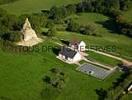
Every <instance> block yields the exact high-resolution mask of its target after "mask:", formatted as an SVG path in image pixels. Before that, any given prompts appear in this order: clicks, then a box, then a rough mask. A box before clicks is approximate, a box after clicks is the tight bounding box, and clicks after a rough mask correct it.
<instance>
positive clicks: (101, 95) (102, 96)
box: [95, 88, 107, 100]
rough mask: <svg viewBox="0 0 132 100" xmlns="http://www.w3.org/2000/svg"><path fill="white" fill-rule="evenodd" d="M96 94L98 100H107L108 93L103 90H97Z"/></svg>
mask: <svg viewBox="0 0 132 100" xmlns="http://www.w3.org/2000/svg"><path fill="white" fill-rule="evenodd" d="M95 92H96V94H97V95H98V100H105V98H107V91H106V90H104V89H103V88H100V89H95Z"/></svg>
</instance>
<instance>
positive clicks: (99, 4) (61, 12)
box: [49, 0, 132, 36]
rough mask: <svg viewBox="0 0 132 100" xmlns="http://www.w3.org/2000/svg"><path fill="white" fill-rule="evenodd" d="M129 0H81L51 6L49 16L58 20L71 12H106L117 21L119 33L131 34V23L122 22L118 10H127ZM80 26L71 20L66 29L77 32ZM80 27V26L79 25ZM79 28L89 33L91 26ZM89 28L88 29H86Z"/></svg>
mask: <svg viewBox="0 0 132 100" xmlns="http://www.w3.org/2000/svg"><path fill="white" fill-rule="evenodd" d="M130 3H131V0H82V2H80V3H78V4H72V5H67V6H62V7H52V8H51V9H50V11H49V18H51V19H53V20H55V21H57V22H59V21H60V20H62V19H63V18H65V17H67V16H69V15H71V14H73V13H80V12H97V13H102V14H106V15H108V16H110V17H112V18H113V19H115V22H116V23H117V24H116V25H117V27H118V32H119V33H121V34H125V35H127V36H132V25H131V23H128V22H127V21H124V22H122V19H120V17H122V15H121V14H120V12H121V11H122V10H123V11H125V10H127V9H128V7H129V4H130ZM79 27H80V26H79V25H78V24H77V23H75V22H73V21H71V22H70V23H68V27H67V30H69V31H74V32H79V30H80V28H79ZM81 27H82V26H81ZM82 29H83V30H81V32H82V33H85V34H89V32H90V30H92V29H91V27H90V26H84V27H83V28H82ZM88 29H90V30H88ZM93 31H94V30H93Z"/></svg>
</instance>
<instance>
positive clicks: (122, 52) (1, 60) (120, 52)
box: [0, 0, 132, 100]
mask: <svg viewBox="0 0 132 100" xmlns="http://www.w3.org/2000/svg"><path fill="white" fill-rule="evenodd" d="M78 1H79V0H57V1H55V0H19V1H16V2H14V3H10V4H5V5H1V6H0V7H2V8H4V9H6V10H7V11H8V12H9V13H12V14H16V15H20V14H24V13H34V12H40V11H41V10H43V9H49V8H50V7H52V6H53V5H57V6H60V5H65V4H69V3H76V2H78ZM70 17H71V18H73V19H74V20H75V21H76V22H78V23H80V24H95V25H96V30H97V34H99V36H89V35H82V34H80V33H74V32H67V31H58V32H57V34H56V37H55V38H53V39H49V38H48V37H46V38H44V42H43V43H42V44H40V45H38V46H39V47H40V49H39V50H40V51H39V50H38V49H37V50H35V51H34V52H13V51H8V50H6V51H5V50H3V49H2V47H1V45H0V100H1V98H5V99H7V100H49V99H46V98H45V97H42V96H41V92H42V90H43V89H44V88H45V84H44V83H43V81H42V79H43V77H44V75H46V73H47V72H48V71H49V70H50V69H51V68H55V67H60V68H62V69H63V70H64V71H65V72H66V73H67V74H68V77H69V81H68V82H67V84H66V86H65V88H64V89H63V90H62V92H61V93H60V94H59V95H58V96H57V97H55V96H54V94H49V97H50V98H52V99H51V100H53V99H54V100H86V98H87V100H91V98H92V100H97V99H98V96H97V94H96V91H95V90H96V89H100V88H104V89H108V88H109V87H111V86H112V82H114V81H116V79H117V78H119V76H120V75H121V73H120V72H118V71H116V72H114V73H113V74H112V75H111V76H109V77H108V78H107V79H105V80H103V81H102V80H99V79H96V78H94V77H91V76H88V75H85V74H83V73H80V72H78V71H76V70H75V69H76V67H78V66H77V65H69V64H66V63H63V62H61V61H60V60H58V59H56V53H55V52H54V50H53V49H50V50H45V51H42V47H43V46H45V47H49V46H50V47H51V46H52V47H53V48H54V47H55V46H57V45H56V43H55V42H60V43H61V41H60V40H61V39H64V40H67V41H70V40H83V41H85V42H86V44H87V45H96V46H102V47H105V46H115V51H113V52H108V53H111V54H114V55H117V56H120V57H123V58H126V59H129V60H132V49H131V48H132V39H131V38H129V37H127V36H124V35H120V34H117V33H116V28H115V27H114V24H113V22H111V20H110V19H109V17H107V16H105V15H102V14H97V13H80V14H78V15H73V16H70ZM104 25H105V26H104ZM91 57H95V59H96V60H99V58H100V61H101V62H103V59H105V58H104V57H102V56H97V55H95V54H91ZM98 57H99V58H98ZM105 60H106V61H105V63H107V64H111V63H112V62H113V61H114V60H113V59H105ZM115 63H117V62H116V61H114V65H115ZM112 65H113V64H112ZM124 98H125V97H124ZM124 100H125V99H124Z"/></svg>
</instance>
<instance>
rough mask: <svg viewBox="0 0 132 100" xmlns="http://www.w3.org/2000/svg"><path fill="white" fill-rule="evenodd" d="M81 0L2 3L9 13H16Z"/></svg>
mask: <svg viewBox="0 0 132 100" xmlns="http://www.w3.org/2000/svg"><path fill="white" fill-rule="evenodd" d="M78 1H79V0H18V1H16V2H13V3H9V4H5V5H1V6H0V7H1V8H4V9H6V10H7V11H8V12H9V13H13V14H16V15H20V14H25V13H36V12H40V11H41V10H47V9H50V8H51V7H52V6H62V5H67V4H72V3H77V2H78Z"/></svg>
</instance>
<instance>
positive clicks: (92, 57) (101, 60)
mask: <svg viewBox="0 0 132 100" xmlns="http://www.w3.org/2000/svg"><path fill="white" fill-rule="evenodd" d="M88 54H89V56H88V59H90V60H93V61H97V62H99V63H101V64H105V65H108V66H110V67H115V66H117V65H118V64H120V61H118V60H116V59H113V58H110V57H107V56H104V55H101V54H97V53H95V52H92V51H88Z"/></svg>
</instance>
